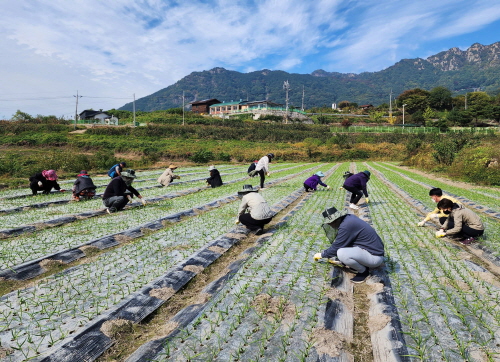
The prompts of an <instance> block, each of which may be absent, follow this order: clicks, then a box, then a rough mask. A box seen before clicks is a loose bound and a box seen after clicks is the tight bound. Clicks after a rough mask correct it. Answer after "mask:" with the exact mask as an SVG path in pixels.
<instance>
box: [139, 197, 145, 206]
mask: <svg viewBox="0 0 500 362" xmlns="http://www.w3.org/2000/svg"><path fill="white" fill-rule="evenodd" d="M140 200H141V202H142V205H143V206H145V205H146V200H144V198H141V199H140Z"/></svg>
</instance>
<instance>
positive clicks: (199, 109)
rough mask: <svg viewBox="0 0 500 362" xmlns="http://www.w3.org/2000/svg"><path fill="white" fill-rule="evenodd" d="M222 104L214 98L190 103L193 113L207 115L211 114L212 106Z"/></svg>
mask: <svg viewBox="0 0 500 362" xmlns="http://www.w3.org/2000/svg"><path fill="white" fill-rule="evenodd" d="M217 103H220V101H219V100H218V99H215V98H212V99H204V100H202V101H194V102H190V103H189V104H191V111H192V112H194V113H199V114H201V113H205V114H208V113H210V106H211V105H213V104H217Z"/></svg>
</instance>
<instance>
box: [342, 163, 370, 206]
mask: <svg viewBox="0 0 500 362" xmlns="http://www.w3.org/2000/svg"><path fill="white" fill-rule="evenodd" d="M368 181H370V171H363V172H360V173H357V174H354V175H352V176H349V177H348V178H346V179H345V181H344V185H343V186H342V187H343V188H344V189H346V190H347V191H349V192H351V203H350V204H349V207H350V208H351V209H353V210H357V209H359V207H358V206H357V205H356V204H357V203H358V202H359V200H360V199H361V197H363V194H364V195H365V201H366V203H368V202H369V200H368V191H367V190H366V183H367V182H368Z"/></svg>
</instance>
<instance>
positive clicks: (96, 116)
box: [78, 109, 118, 125]
mask: <svg viewBox="0 0 500 362" xmlns="http://www.w3.org/2000/svg"><path fill="white" fill-rule="evenodd" d="M78 117H79V119H80V120H97V122H94V123H100V124H114V125H117V124H118V118H117V117H115V116H113V115H111V114H109V113H106V112H103V111H102V109H100V110H99V111H94V110H88V109H86V110H85V111H83V112H81V113H80V114H79V115H78Z"/></svg>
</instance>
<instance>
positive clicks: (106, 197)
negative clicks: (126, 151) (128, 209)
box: [102, 170, 146, 214]
mask: <svg viewBox="0 0 500 362" xmlns="http://www.w3.org/2000/svg"><path fill="white" fill-rule="evenodd" d="M135 177H136V176H135V171H134V170H127V171H122V173H121V175H120V176H118V177H115V178H114V179H112V180H111V182H110V183H109V185H108V186H107V187H106V190H105V191H104V194H103V195H102V202H103V204H104V206H106V207H107V209H106V211H107V212H108V214H111V213H113V212H116V211H118V210H122V209H123V208H124V207H125V205H127V203H128V201H129V200H128V198H127V196H126V195H125V191H127V190H129V191H130V192H131V193H133V194H134V195H135V196H137V197H138V198H139V199H141V202H142V204H143V205H144V204H146V202H145V201H144V200H143V199H142V196H141V194H139V191H137V190H136V189H135V188H133V187H132V182H133V181H134V179H135Z"/></svg>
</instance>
